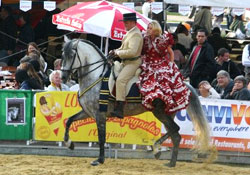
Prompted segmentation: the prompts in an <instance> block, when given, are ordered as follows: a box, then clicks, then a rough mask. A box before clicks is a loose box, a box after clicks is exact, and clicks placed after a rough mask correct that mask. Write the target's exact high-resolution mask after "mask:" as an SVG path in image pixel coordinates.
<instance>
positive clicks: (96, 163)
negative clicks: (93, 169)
mask: <svg viewBox="0 0 250 175" xmlns="http://www.w3.org/2000/svg"><path fill="white" fill-rule="evenodd" d="M103 163H104V161H100V160H99V159H97V160H94V161H92V162H91V165H92V166H97V165H100V164H103Z"/></svg>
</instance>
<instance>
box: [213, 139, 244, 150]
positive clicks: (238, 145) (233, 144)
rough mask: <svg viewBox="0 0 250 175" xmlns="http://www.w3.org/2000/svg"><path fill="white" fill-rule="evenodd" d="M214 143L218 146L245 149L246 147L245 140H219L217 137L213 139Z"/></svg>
mask: <svg viewBox="0 0 250 175" xmlns="http://www.w3.org/2000/svg"><path fill="white" fill-rule="evenodd" d="M213 143H214V145H215V146H217V147H224V148H237V149H243V150H245V149H246V147H245V145H244V143H243V142H227V141H219V140H217V139H215V140H213Z"/></svg>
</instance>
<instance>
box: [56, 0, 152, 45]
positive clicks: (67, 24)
mask: <svg viewBox="0 0 250 175" xmlns="http://www.w3.org/2000/svg"><path fill="white" fill-rule="evenodd" d="M124 13H136V15H137V18H140V19H138V20H137V27H138V28H139V29H140V30H142V31H143V30H144V31H145V30H146V28H147V25H148V23H149V22H150V19H148V18H146V17H144V16H143V15H142V14H140V13H138V12H136V11H135V10H133V9H130V8H128V7H126V6H123V5H121V4H117V3H113V2H109V1H105V0H102V1H92V2H82V3H80V4H77V5H75V6H72V7H70V8H68V9H66V10H65V11H63V12H61V13H59V14H55V15H53V18H52V22H53V24H56V25H58V28H61V29H66V30H70V31H77V32H84V33H91V34H95V35H98V36H101V37H108V38H111V39H113V40H122V38H123V36H124V35H125V34H126V30H125V27H124V24H123V22H121V21H119V20H122V19H123V14H124Z"/></svg>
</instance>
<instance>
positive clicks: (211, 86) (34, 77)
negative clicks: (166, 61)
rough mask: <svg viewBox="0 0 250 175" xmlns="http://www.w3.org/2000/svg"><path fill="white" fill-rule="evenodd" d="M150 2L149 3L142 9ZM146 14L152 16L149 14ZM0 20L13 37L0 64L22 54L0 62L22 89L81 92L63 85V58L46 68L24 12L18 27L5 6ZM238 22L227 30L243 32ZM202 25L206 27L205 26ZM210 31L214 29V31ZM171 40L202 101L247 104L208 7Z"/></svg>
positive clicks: (244, 86)
mask: <svg viewBox="0 0 250 175" xmlns="http://www.w3.org/2000/svg"><path fill="white" fill-rule="evenodd" d="M151 2H152V1H147V3H146V5H149V3H151ZM146 13H147V16H149V17H150V13H151V12H150V11H147V12H146ZM0 15H1V21H0V24H1V25H0V30H1V31H3V32H6V33H8V35H10V36H12V37H13V38H16V40H13V39H7V38H6V37H7V36H5V35H1V41H2V42H1V44H0V59H1V57H3V58H4V57H6V56H7V55H11V54H12V53H13V52H15V51H18V50H26V53H22V56H21V57H20V58H19V57H18V58H17V57H14V58H13V57H9V58H8V59H7V60H6V59H3V60H0V61H2V62H5V63H6V64H8V65H13V66H16V67H17V71H16V74H15V78H16V82H17V83H18V87H19V88H20V89H39V90H48V91H64V90H70V89H71V87H72V89H74V90H75V89H78V88H79V86H78V85H77V81H76V80H70V81H69V82H67V83H66V84H63V83H62V80H61V71H60V69H61V61H62V60H61V59H56V60H55V61H54V65H53V69H48V65H47V62H46V59H44V57H43V55H42V54H41V51H40V49H39V47H38V45H37V44H36V42H34V40H35V36H34V31H33V29H32V27H31V25H30V20H29V16H28V14H27V13H20V15H19V17H18V19H19V20H18V21H19V25H17V24H16V23H15V20H14V18H13V16H12V15H11V9H10V8H9V7H5V6H3V7H1V13H0ZM240 19H242V17H235V18H234V20H233V21H232V23H231V25H230V26H231V28H232V30H234V31H235V30H237V29H243V27H242V26H241V25H242V24H241V21H240ZM204 20H205V21H209V23H204ZM219 20H220V19H219V16H218V20H217V23H220V21H219ZM237 20H238V22H237ZM210 22H211V23H210ZM238 23H239V24H238ZM237 24H238V25H237ZM213 26H215V27H214V28H212V27H213ZM7 28H10V29H11V30H7ZM194 31H195V35H193V36H195V37H192V34H191V32H194ZM242 32H245V31H243V30H242ZM17 33H18V34H17ZM173 38H174V44H173V46H172V48H173V51H174V60H175V62H176V64H177V66H178V67H179V69H180V70H181V72H182V74H183V76H184V78H185V80H186V81H189V83H190V84H191V85H192V86H193V87H194V88H196V89H197V91H198V92H199V94H200V96H201V97H203V98H217V99H218V98H221V99H237V100H249V99H250V95H248V93H249V90H248V87H249V88H250V85H249V78H246V77H244V72H243V73H242V72H241V70H240V69H239V68H238V66H237V65H236V63H235V62H234V61H233V60H232V59H230V52H231V48H230V46H229V45H228V44H227V42H226V40H225V38H223V37H222V36H221V31H220V25H219V24H218V25H212V16H211V12H210V8H209V7H202V8H201V9H200V11H198V12H197V14H196V16H195V21H194V23H193V26H191V24H189V23H180V24H179V25H178V26H177V29H176V31H175V32H174V33H173ZM247 75H249V74H246V76H247ZM247 92H248V93H247ZM242 94H246V95H242Z"/></svg>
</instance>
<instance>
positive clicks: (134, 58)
mask: <svg viewBox="0 0 250 175" xmlns="http://www.w3.org/2000/svg"><path fill="white" fill-rule="evenodd" d="M136 20H137V18H136V13H126V14H123V20H122V21H123V23H124V26H125V28H126V31H127V33H126V35H125V36H124V37H123V39H122V45H121V47H120V48H118V49H116V50H114V54H115V55H117V56H118V57H120V58H121V60H122V64H123V68H122V71H121V72H120V74H119V76H118V77H117V80H116V107H115V110H114V111H113V112H111V116H115V117H118V118H123V117H124V116H123V108H124V104H125V98H126V94H125V93H126V85H127V83H128V81H129V80H130V79H131V78H132V77H133V76H134V75H135V72H136V70H137V68H139V66H140V65H141V63H142V61H141V58H140V55H141V51H142V45H143V38H142V34H141V31H140V30H139V29H138V28H137V27H136Z"/></svg>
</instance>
